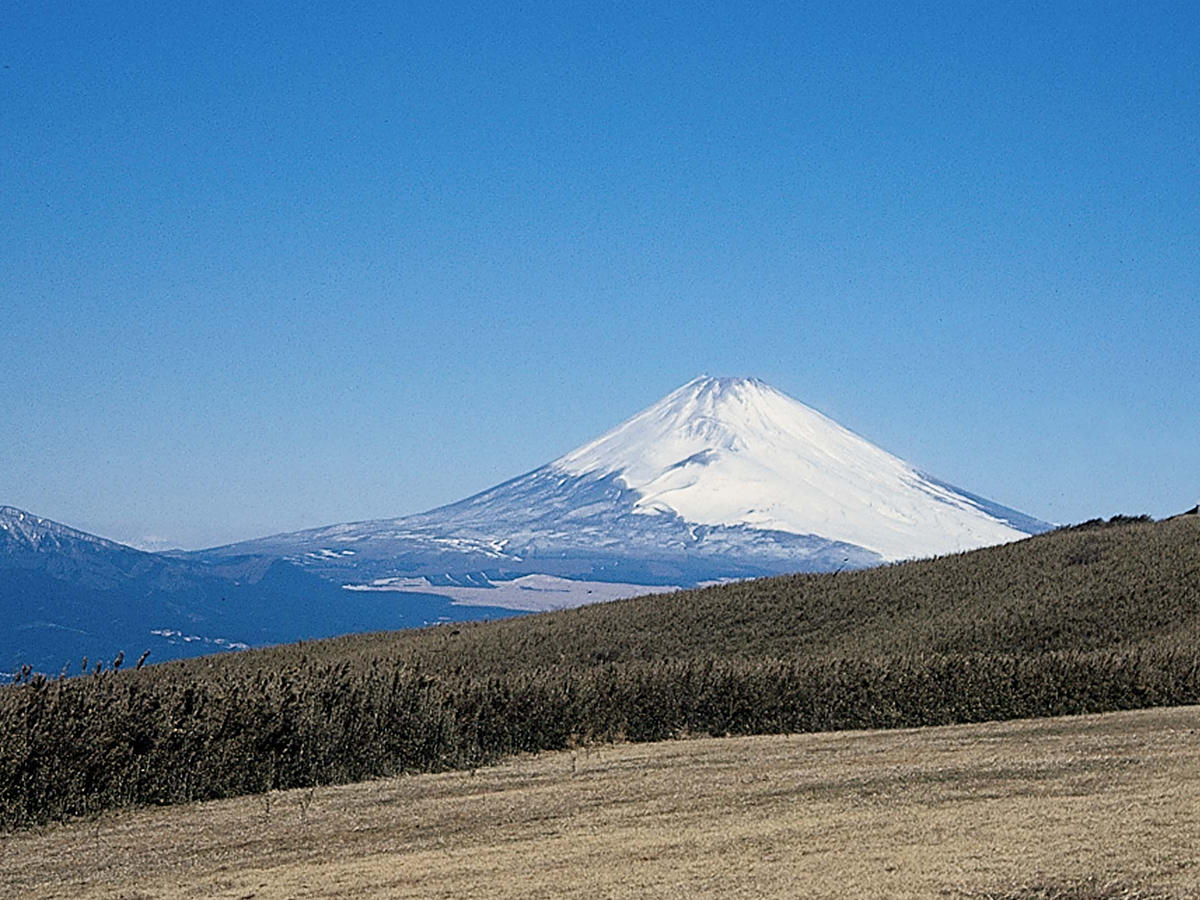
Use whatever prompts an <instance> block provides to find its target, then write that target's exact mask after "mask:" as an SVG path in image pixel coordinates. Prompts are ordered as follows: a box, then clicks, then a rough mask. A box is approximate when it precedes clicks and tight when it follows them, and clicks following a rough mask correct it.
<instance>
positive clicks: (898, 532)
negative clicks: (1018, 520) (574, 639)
mask: <svg viewBox="0 0 1200 900" xmlns="http://www.w3.org/2000/svg"><path fill="white" fill-rule="evenodd" d="M550 466H551V468H553V469H556V470H558V471H561V472H563V473H564V474H567V475H570V476H590V477H605V476H616V477H617V479H618V480H619V482H620V483H621V484H622V485H623V486H624V487H626V488H629V489H631V490H633V491H635V492H637V494H638V495H639V499H638V500H637V502H636V504H635V509H634V511H635V512H639V513H644V514H653V513H674V514H677V515H679V516H680V517H681V518H683V519H684V520H686V521H688V522H694V523H698V524H703V525H725V526H738V525H744V526H747V527H751V528H755V529H763V530H775V531H784V532H791V533H795V534H813V535H821V536H822V537H826V538H829V539H832V540H836V541H842V542H845V543H849V544H855V545H857V546H861V547H865V548H867V549H869V550H872V551H874V552H876V553H878V554H879V555H880V556H881V557H883V558H884V559H903V558H907V557H913V556H929V555H933V554H938V553H948V552H954V551H958V550H964V549H968V548H970V547H978V546H982V545H985V544H995V543H1003V542H1005V541H1010V540H1015V539H1017V538H1020V537H1024V536H1025V535H1026V534H1027V532H1026V531H1022V530H1019V529H1017V528H1014V527H1013V525H1012V524H1011V523H1010V521H1008V520H1006V519H1005V518H1004V517H1003V516H998V515H996V514H994V512H993V511H989V510H988V509H987V505H986V503H985V502H981V501H978V500H976V499H975V498H972V497H970V496H968V495H965V494H964V493H962V492H960V491H957V490H954V489H952V488H951V487H949V486H948V485H945V484H943V483H941V482H938V481H937V480H935V479H932V478H929V477H928V476H925V475H923V474H922V473H920V472H919V471H917V470H916V469H915V468H914V467H913V466H911V465H909V464H908V463H906V462H904V461H903V460H901V459H898V458H897V457H895V456H892V455H891V454H890V453H887V452H886V451H884V450H881V449H880V448H879V447H876V446H875V445H874V444H871V443H870V442H869V441H867V440H865V439H864V438H862V437H859V436H858V435H856V434H854V433H853V432H851V431H849V430H848V429H846V428H843V427H842V426H841V425H839V424H838V423H836V422H834V421H833V420H832V419H830V418H828V417H826V416H824V415H822V414H821V413H819V412H817V411H816V410H814V409H811V408H810V407H808V406H805V405H804V404H803V403H800V402H799V401H797V400H794V399H792V398H791V397H788V396H787V395H786V394H783V393H781V392H780V391H777V390H775V389H774V388H772V387H770V386H769V385H767V384H765V383H763V382H762V381H759V380H758V379H754V378H713V377H710V376H701V377H699V378H696V379H694V380H692V381H690V382H688V383H687V384H685V385H684V386H683V387H681V388H679V389H677V390H675V391H673V392H672V393H670V394H668V395H667V396H666V397H664V398H663V399H662V400H660V401H659V402H657V403H655V404H654V405H652V406H650V407H648V408H647V409H645V410H643V411H642V412H640V413H638V414H637V415H635V416H633V417H632V418H631V419H628V420H627V421H625V422H623V423H622V424H620V425H618V426H617V427H616V428H614V429H612V430H611V431H609V432H607V433H606V434H604V435H602V436H601V437H599V438H597V439H596V440H594V441H592V442H591V443H588V444H586V445H584V446H582V447H580V448H579V449H577V450H574V451H572V452H571V453H568V454H567V455H565V456H563V457H560V458H559V459H557V460H555V461H554V462H553V463H551V464H550Z"/></svg>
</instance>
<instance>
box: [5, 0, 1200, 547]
mask: <svg viewBox="0 0 1200 900" xmlns="http://www.w3.org/2000/svg"><path fill="white" fill-rule="evenodd" d="M175 6H178V5H175ZM914 6H915V5H914V4H901V3H895V4H892V3H886V4H885V3H867V4H856V3H828V4H824V3H821V4H799V3H786V4H769V3H768V4H762V3H760V4H746V5H738V4H695V5H692V6H691V8H688V5H683V4H674V3H672V4H654V3H637V4H611V3H610V4H596V5H585V4H573V3H553V4H535V3H525V4H496V3H488V4H478V5H471V4H458V3H452V2H450V3H447V2H440V3H437V4H428V5H426V4H421V3H405V4H375V3H372V4H356V3H340V4H336V5H334V4H295V3H288V4H283V3H278V4H276V3H258V4H187V5H185V7H186V8H183V9H180V8H175V7H174V6H172V5H163V4H149V3H146V4H140V3H116V4H82V3H37V2H28V3H21V4H6V5H5V7H4V9H3V10H2V11H0V66H2V68H0V124H2V125H3V132H2V133H3V141H4V156H3V160H4V162H3V164H2V165H0V225H2V226H3V240H2V241H0V338H2V343H0V346H2V347H3V356H4V358H3V362H2V365H0V429H3V433H4V434H5V436H6V439H5V440H4V441H3V442H0V504H2V503H8V504H11V505H16V506H20V507H23V508H26V509H29V510H31V511H33V512H36V513H38V514H40V515H44V516H48V517H51V518H55V519H58V520H60V521H65V522H67V523H69V524H73V525H76V526H78V527H82V528H85V529H87V530H91V531H95V532H97V533H100V534H103V535H105V536H108V537H113V538H116V539H120V540H127V541H147V540H151V539H161V540H164V541H166V542H167V543H170V544H176V545H181V546H185V547H199V546H205V545H211V544H216V543H222V542H226V541H231V540H235V539H241V538H249V537H254V536H259V535H262V534H266V533H270V532H276V531H283V530H292V529H296V528H301V527H306V526H315V525H321V524H328V523H331V522H337V521H347V520H355V519H365V518H374V517H384V516H392V515H400V514H404V513H408V512H416V511H419V510H422V509H426V508H429V507H432V506H435V505H439V504H441V503H445V502H450V501H452V500H455V499H459V498H461V497H463V496H466V495H467V494H470V493H473V492H475V491H477V490H480V489H482V488H485V487H488V486H490V485H491V484H493V483H496V482H498V481H500V480H503V479H505V478H508V477H511V476H513V475H516V474H519V473H521V472H524V471H527V470H529V469H531V468H534V467H536V466H538V465H540V464H541V463H543V462H546V461H548V460H549V459H551V458H553V457H555V456H558V455H560V454H562V453H564V452H566V451H567V450H570V449H571V448H573V447H575V446H576V445H578V444H580V443H582V442H584V441H586V440H588V439H590V438H592V437H594V436H596V435H597V434H599V433H600V432H601V431H603V430H605V429H607V428H608V427H610V426H611V425H613V424H616V423H617V422H618V421H620V420H621V419H623V418H625V417H627V416H628V415H630V414H632V413H633V412H635V411H637V410H638V409H640V408H642V407H644V406H646V405H648V404H649V403H651V402H653V401H654V400H656V399H658V398H659V397H660V396H661V395H663V394H665V393H667V392H668V391H670V390H671V389H673V388H675V387H677V386H678V385H680V384H682V383H683V382H685V381H687V380H688V379H690V378H692V377H694V376H695V375H697V374H699V373H701V372H708V373H711V374H721V375H724V374H742V375H757V376H759V377H761V378H763V379H765V380H766V381H768V382H770V383H771V384H773V385H775V386H776V387H778V388H780V389H781V390H784V391H785V392H787V393H789V394H791V395H793V396H795V397H797V398H798V399H800V400H802V401H804V402H806V403H808V404H809V405H811V406H814V407H816V408H818V409H820V410H821V411H823V412H825V413H827V414H828V415H831V416H833V417H834V418H836V419H837V420H838V421H840V422H842V423H843V424H844V425H846V426H847V427H850V428H851V429H853V430H855V431H857V432H859V433H860V434H862V435H864V436H865V437H867V438H869V439H871V440H873V441H874V442H875V443H877V444H879V445H880V446H882V447H884V448H885V449H888V450H890V451H891V452H893V453H896V454H897V455H899V456H902V457H903V458H905V459H908V460H910V461H911V462H913V463H915V464H917V465H918V466H920V467H922V468H924V469H926V470H927V471H929V472H931V473H933V474H934V475H936V476H938V477H940V478H942V479H944V480H947V481H950V482H953V483H955V484H959V485H961V486H963V487H965V488H967V489H969V490H972V491H974V492H976V493H980V494H984V495H986V496H989V497H992V498H994V499H996V500H998V501H1000V502H1002V503H1005V504H1008V505H1010V506H1015V507H1017V508H1019V509H1022V510H1024V511H1026V512H1029V513H1032V514H1034V515H1037V516H1041V517H1043V518H1046V519H1051V520H1055V521H1076V520H1079V519H1083V518H1089V517H1091V516H1095V515H1111V514H1113V513H1117V512H1130V513H1140V512H1149V513H1151V514H1153V515H1156V516H1161V515H1166V514H1169V513H1173V512H1177V511H1180V510H1182V509H1184V508H1186V507H1189V506H1191V505H1192V504H1194V503H1195V502H1196V501H1197V499H1198V498H1200V408H1198V407H1200V404H1198V403H1197V400H1198V398H1200V390H1198V389H1197V384H1198V383H1200V297H1198V291H1197V284H1198V283H1200V277H1198V276H1200V121H1198V119H1200V37H1198V36H1200V6H1197V5H1196V4H1194V3H1172V4H1154V3H1124V4H1108V3H1102V2H1101V3H1097V2H1089V3H1079V4H1072V3H1054V4H1045V3H993V4H959V3H953V4H944V5H938V4H920V5H919V6H920V9H919V10H914V9H913V7H914Z"/></svg>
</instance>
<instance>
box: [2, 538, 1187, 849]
mask: <svg viewBox="0 0 1200 900" xmlns="http://www.w3.org/2000/svg"><path fill="white" fill-rule="evenodd" d="M1198 635H1200V518H1196V517H1186V518H1179V519H1175V520H1172V521H1168V522H1163V523H1151V522H1129V523H1121V524H1113V525H1107V526H1103V525H1095V526H1092V527H1086V528H1076V529H1072V530H1065V531H1059V532H1056V533H1052V534H1048V535H1042V536H1039V537H1035V538H1031V539H1028V540H1026V541H1022V542H1020V543H1017V544H1010V545H1007V546H1004V547H997V548H991V549H986V550H980V551H975V552H973V553H968V554H963V555H959V556H953V557H946V558H942V559H936V560H929V561H922V562H916V563H908V564H903V565H896V566H891V567H887V568H882V569H875V570H870V571H864V572H854V573H839V574H836V575H807V576H792V577H783V578H773V579H767V580H762V581H754V582H744V583H738V584H729V585H723V586H718V587H713V588H709V589H706V590H699V591H687V592H681V593H678V594H674V595H669V596H661V595H660V596H656V597H648V598H639V599H634V600H628V601H620V602H617V603H613V604H608V605H604V606H596V607H589V608H585V609H579V610H573V611H570V612H563V613H555V614H550V615H544V616H532V617H526V618H521V619H514V620H507V621H503V622H493V623H487V624H479V625H470V626H461V625H455V626H442V627H439V628H435V629H430V630H425V631H421V632H401V633H391V634H377V635H368V636H357V637H347V638H339V639H335V640H332V641H323V642H313V643H305V644H303V645H289V646H286V647H280V648H274V649H269V650H262V651H251V652H245V653H241V654H236V655H226V656H221V657H212V658H207V659H202V660H189V661H180V662H177V663H169V664H165V665H162V666H156V667H150V668H147V669H143V670H141V671H136V672H128V671H126V672H119V673H113V672H106V673H104V674H102V675H99V676H93V677H89V678H83V679H71V680H67V681H58V682H47V681H44V680H41V679H35V680H34V681H33V682H32V683H30V684H27V685H23V686H19V687H15V688H7V689H4V690H0V826H3V827H9V828H12V827H23V826H26V825H29V824H33V823H36V822H40V821H45V820H48V819H55V818H65V817H70V816H74V815H79V814H87V813H89V812H94V811H97V810H100V809H105V808H109V807H114V806H123V805H129V804H138V803H172V802H180V801H186V800H192V799H199V798H211V797H223V796H233V795H237V794H244V793H252V792H255V791H262V790H269V789H272V788H277V787H295V786H307V785H312V784H320V783H331V782H346V781H353V780H357V779H361V778H366V777H371V776H375V775H385V774H393V773H396V772H402V771H418V770H437V769H445V768H453V767H467V766H476V765H479V764H481V763H484V762H488V761H492V760H495V759H497V758H499V757H502V756H505V755H508V754H511V753H514V752H521V751H534V750H543V749H556V748H561V747H564V746H569V745H571V744H574V743H578V742H585V741H593V740H612V739H621V738H625V739H631V740H656V739H661V738H664V737H670V736H673V735H677V734H685V733H686V734H696V733H706V734H718V735H720V734H732V733H740V734H749V733H765V732H797V731H815V730H828V729H838V728H875V727H895V726H904V725H928V724H945V723H951V722H970V721H982V720H988V719H1005V718H1015V717H1023V716H1033V715H1057V714H1064V713H1078V712H1099V711H1104V710H1113V709H1127V708H1135V707H1140V706H1153V705H1164V704H1178V703H1191V702H1196V701H1197V699H1200V649H1198V642H1197V636H1198Z"/></svg>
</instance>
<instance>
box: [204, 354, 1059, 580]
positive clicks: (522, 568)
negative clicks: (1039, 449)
mask: <svg viewBox="0 0 1200 900" xmlns="http://www.w3.org/2000/svg"><path fill="white" fill-rule="evenodd" d="M1047 527H1049V526H1047V525H1046V524H1045V523H1043V522H1040V521H1038V520H1037V519H1033V518H1031V517H1029V516H1026V515H1024V514H1022V513H1019V512H1016V511H1015V510H1011V509H1008V508H1006V507H1003V506H999V505H998V504H995V503H992V502H990V501H988V500H984V499H983V498H981V497H977V496H975V495H972V494H969V493H966V492H965V491H961V490H959V489H957V488H954V487H952V486H950V485H948V484H945V483H944V482H941V481H939V480H937V479H935V478H932V477H930V476H928V475H925V474H923V473H921V472H919V471H918V470H917V469H915V468H914V467H912V466H911V465H909V464H908V463H905V462H904V461H902V460H900V459H898V458H896V457H895V456H892V455H891V454H889V453H887V452H885V451H883V450H881V449H879V448H878V447H876V446H874V445H873V444H871V443H870V442H869V441H867V440H865V439H864V438H861V437H859V436H858V435H856V434H854V433H852V432H850V431H848V430H847V429H845V428H843V427H842V426H840V425H838V424H837V423H836V422H834V421H833V420H831V419H829V418H827V417H826V416H823V415H821V414H820V413H818V412H816V411H815V410H813V409H810V408H809V407H807V406H805V405H804V404H802V403H800V402H798V401H796V400H793V399H792V398H790V397H788V396H787V395H785V394H783V393H781V392H779V391H777V390H775V389H774V388H772V387H770V386H769V385H767V384H765V383H763V382H761V381H759V380H757V379H753V378H713V377H709V376H701V377H699V378H696V379H694V380H692V381H690V382H688V383H687V384H685V385H683V386H682V387H680V388H679V389H677V390H675V391H673V392H672V393H670V394H668V395H667V396H666V397H664V398H663V399H662V400H660V401H659V402H657V403H655V404H654V405H652V406H650V407H648V408H647V409H645V410H643V411H642V412H640V413H638V414H637V415H635V416H633V417H632V418H631V419H629V420H627V421H626V422H624V423H622V424H621V425H618V426H617V427H616V428H614V429H612V430H611V431H609V432H608V433H606V434H604V435H602V436H600V437H599V438H597V439H596V440H594V441H592V442H590V443H588V444H585V445H584V446H582V447H580V448H578V449H577V450H573V451H572V452H570V453H568V454H566V455H565V456H562V457H559V458H558V459H556V460H554V461H553V462H551V463H548V464H547V465H545V466H542V467H541V468H539V469H535V470H534V471H532V472H529V473H527V474H525V475H522V476H519V477H517V478H514V479H512V480H511V481H507V482H505V483H503V484H501V485H498V486H496V487H494V488H491V489H489V490H487V491H484V492H482V493H480V494H476V495H475V496H473V497H469V498H467V499H465V500H461V501H459V502H457V503H453V504H450V505H449V506H443V507H440V508H438V509H434V510H431V511H429V512H426V513H420V514H417V515H411V516H405V517H402V518H398V519H382V520H375V521H370V522H357V523H350V524H345V525H334V526H329V527H326V528H317V529H312V530H309V531H302V532H296V533H293V534H283V535H276V536H273V537H268V538H261V539H259V540H255V541H248V542H244V543H241V544H234V545H231V546H229V547H221V548H216V549H214V550H210V551H202V553H203V554H204V555H205V556H208V557H210V558H212V557H221V556H230V555H239V554H256V555H262V554H265V555H271V556H280V557H284V558H286V559H288V560H289V561H291V562H294V563H297V564H299V565H301V566H303V567H305V568H307V569H310V570H312V571H315V572H316V573H317V574H320V575H323V576H324V577H327V578H331V579H334V580H337V581H340V582H342V583H343V584H346V585H347V586H356V587H360V588H361V589H384V588H387V587H388V586H389V585H393V584H396V583H404V584H407V583H409V580H411V579H413V578H417V579H422V581H421V583H422V584H423V585H424V586H426V587H428V586H429V585H433V586H434V587H435V588H436V586H437V585H439V584H440V585H443V586H456V587H458V588H464V587H481V588H487V587H490V586H491V585H492V584H493V583H494V582H495V581H496V580H513V579H518V578H520V577H522V576H529V575H534V574H537V575H549V576H555V577H557V578H562V579H584V580H587V579H591V580H593V581H604V582H616V581H624V582H636V583H639V584H642V585H654V584H675V585H686V584H695V583H698V582H700V581H705V580H711V579H717V578H730V577H746V576H751V575H761V574H771V573H777V572H786V571H826V570H832V569H836V568H845V567H862V566H870V565H876V564H879V563H882V562H887V561H891V560H897V559H905V558H910V557H920V556H933V555H937V554H943V553H950V552H956V551H960V550H967V549H971V548H974V547H980V546H984V545H987V544H998V543H1003V542H1005V541H1012V540H1016V539H1018V538H1022V537H1025V536H1027V535H1029V534H1033V533H1036V532H1039V531H1043V530H1045V529H1046V528H1047ZM368 582H369V584H368ZM539 584H540V582H539ZM530 589H532V588H530Z"/></svg>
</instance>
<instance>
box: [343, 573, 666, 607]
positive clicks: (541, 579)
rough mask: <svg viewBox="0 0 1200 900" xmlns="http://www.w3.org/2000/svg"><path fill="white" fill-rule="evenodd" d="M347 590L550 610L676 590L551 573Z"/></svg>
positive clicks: (391, 582)
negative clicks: (476, 581)
mask: <svg viewBox="0 0 1200 900" xmlns="http://www.w3.org/2000/svg"><path fill="white" fill-rule="evenodd" d="M343 587H344V588H345V589H346V590H348V591H396V592H398V593H405V592H409V593H417V594H436V595H438V596H441V597H448V598H450V600H452V601H453V603H454V605H455V606H496V607H500V608H501V609H512V610H520V611H521V612H550V611H552V610H556V609H573V608H574V607H577V606H586V605H587V604H589V603H606V602H608V601H609V600H623V599H624V598H626V597H640V596H642V595H644V594H664V593H669V592H671V591H677V590H679V587H678V586H677V585H671V586H666V587H664V586H662V585H657V586H655V585H646V584H618V583H615V582H610V581H577V580H575V579H572V578H558V577H556V576H554V575H522V576H521V577H520V578H513V579H510V580H507V581H500V580H497V581H491V582H489V583H488V585H485V586H480V587H473V586H464V585H442V584H434V583H433V582H431V581H430V580H429V579H428V578H422V577H416V578H404V577H397V578H377V579H375V580H373V581H372V582H371V583H370V584H347V585H343Z"/></svg>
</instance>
